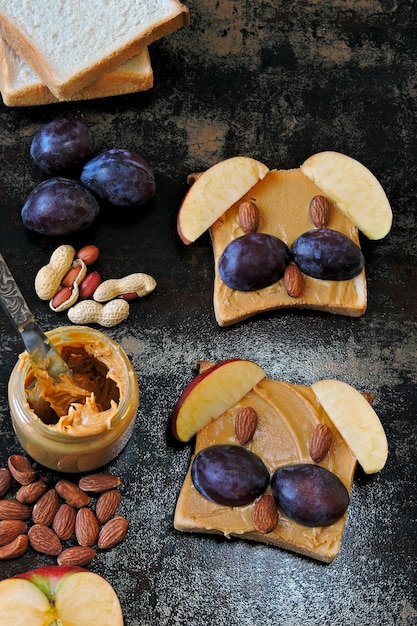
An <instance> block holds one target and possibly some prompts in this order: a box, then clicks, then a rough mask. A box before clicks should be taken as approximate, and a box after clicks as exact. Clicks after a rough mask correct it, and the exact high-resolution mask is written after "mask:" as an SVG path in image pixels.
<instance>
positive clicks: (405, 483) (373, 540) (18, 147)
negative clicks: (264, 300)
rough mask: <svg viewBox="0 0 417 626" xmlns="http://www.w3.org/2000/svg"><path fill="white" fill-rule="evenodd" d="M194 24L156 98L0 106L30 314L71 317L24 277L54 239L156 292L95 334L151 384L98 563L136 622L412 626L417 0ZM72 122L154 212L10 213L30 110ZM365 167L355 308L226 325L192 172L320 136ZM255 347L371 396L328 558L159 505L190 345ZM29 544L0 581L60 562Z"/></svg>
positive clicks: (43, 320) (219, 354)
mask: <svg viewBox="0 0 417 626" xmlns="http://www.w3.org/2000/svg"><path fill="white" fill-rule="evenodd" d="M186 4H187V5H188V6H189V8H190V11H191V25H190V26H189V27H188V28H186V29H182V30H180V31H178V32H176V33H174V34H172V35H171V36H169V37H167V38H165V39H163V40H162V41H160V42H157V43H155V44H153V45H152V47H151V57H152V62H153V66H154V71H155V87H154V88H153V89H152V90H151V91H149V92H148V93H144V94H138V95H132V96H124V97H118V98H109V99H106V100H96V101H93V102H80V103H73V104H68V105H66V104H59V105H50V106H45V107H39V108H35V107H33V108H26V109H8V108H6V107H4V106H3V105H1V108H0V128H1V132H0V163H1V177H0V205H1V219H0V249H1V251H2V253H3V256H4V257H5V260H6V262H7V263H8V264H9V266H10V268H11V270H12V272H13V274H14V276H15V278H16V280H17V281H18V283H19V285H20V288H21V290H22V292H23V294H24V296H25V298H26V299H27V301H28V303H29V305H30V307H31V308H32V310H33V312H34V313H35V315H36V317H37V318H38V321H39V322H40V324H41V325H42V327H43V328H44V329H45V330H47V329H48V328H52V327H55V326H58V325H60V324H65V323H66V317H65V314H63V315H60V316H59V315H58V316H57V315H56V314H54V313H53V312H52V311H51V310H50V309H49V308H48V307H47V305H46V304H45V303H42V302H40V301H39V300H38V299H37V297H36V295H35V293H34V286H33V279H34V275H35V271H37V269H38V268H39V267H40V266H42V265H43V264H44V263H45V262H46V261H47V260H48V258H49V256H50V254H51V252H52V251H53V249H54V248H55V247H56V246H57V245H58V244H59V243H73V244H74V245H75V246H76V247H80V246H81V245H84V244H86V243H96V244H97V245H98V246H99V247H100V249H101V257H100V260H99V262H98V264H97V269H98V270H99V271H100V272H101V273H102V274H103V275H104V276H107V277H113V276H117V275H120V276H121V275H124V274H127V273H130V272H133V271H145V272H148V273H150V274H152V275H154V276H155V278H156V279H157V281H158V286H157V289H156V290H155V292H154V293H153V294H152V295H151V296H149V297H147V298H146V299H144V300H143V301H141V302H139V303H135V305H134V306H132V312H131V315H130V317H129V319H128V321H127V322H125V323H123V324H121V325H120V326H118V327H115V328H113V329H111V330H109V331H107V332H108V334H109V335H110V336H112V337H113V338H114V339H116V340H117V341H119V342H120V343H121V345H122V346H123V347H124V348H125V350H126V352H127V353H128V354H129V356H130V358H131V360H132V362H133V364H134V367H135V369H136V371H137V374H138V377H139V381H140V386H141V390H142V400H141V406H140V410H139V415H138V420H137V424H136V428H135V431H134V435H133V438H132V440H131V442H130V443H129V445H128V447H127V448H126V449H125V451H124V452H123V453H122V454H121V455H120V456H119V458H117V459H116V460H115V461H114V462H113V463H112V464H111V465H110V467H109V468H108V469H109V470H111V471H113V472H115V473H118V474H119V475H120V476H121V477H122V479H123V488H122V492H123V500H122V506H121V513H123V514H125V515H126V516H127V517H128V519H129V520H130V530H129V534H128V537H127V539H126V540H125V542H124V543H123V544H121V545H120V546H119V547H117V548H115V549H113V550H111V551H109V552H107V553H105V552H102V553H100V554H99V555H98V556H97V558H96V559H95V561H93V563H92V564H91V566H90V567H91V569H92V570H93V571H95V572H98V573H100V574H102V575H104V576H105V577H106V578H107V579H108V580H109V581H110V582H111V583H112V584H113V585H114V586H115V588H116V590H117V593H118V594H119V597H120V600H121V603H122V607H123V611H124V615H125V620H126V624H127V626H145V625H146V626H147V625H151V624H152V625H154V624H159V625H161V626H164V625H175V624H187V625H188V626H203V625H206V624H213V625H219V626H222V625H227V626H238V625H239V626H252V625H254V624H262V625H263V626H281V625H284V624H285V625H290V626H301V625H304V624H308V625H309V626H325V625H326V626H328V625H332V626H348V625H356V626H367V625H375V624H380V625H383V626H391V625H395V626H408V625H410V626H411V625H412V624H416V623H417V590H416V579H415V569H416V552H417V544H416V527H415V523H416V514H417V512H416V479H415V474H416V469H415V468H416V462H417V455H416V449H417V441H416V439H417V436H416V425H415V424H416V422H415V416H416V411H417V391H416V379H417V358H416V354H417V336H416V331H417V329H416V324H417V322H416V311H417V296H416V294H417V290H416V276H417V261H416V235H415V233H416V223H417V220H416V218H417V211H416V200H415V198H416V178H417V176H416V174H417V150H416V136H417V104H416V98H417V64H416V59H417V26H416V24H417V8H416V6H415V3H414V2H412V0H409V1H403V0H397V1H396V0H366V1H365V0H359V1H354V0H333V1H332V2H330V1H325V2H317V1H315V0H294V1H292V2H286V1H285V0H265V1H262V2H258V1H257V0H247V1H245V2H241V1H239V0H222V1H220V2H219V1H218V0H189V1H188V2H186ZM63 116H74V117H77V118H80V119H83V120H84V121H85V122H86V123H87V124H89V125H90V126H91V128H92V130H93V132H94V134H95V139H96V151H97V152H99V151H101V150H104V149H106V148H109V147H126V148H133V149H137V150H139V151H140V152H142V153H143V154H144V156H146V157H147V158H148V160H149V161H150V163H151V164H152V166H153V168H154V171H155V174H156V179H157V186H158V191H157V196H156V198H155V199H154V201H153V202H152V203H151V205H150V206H149V207H147V208H146V209H145V210H137V211H131V212H126V214H125V215H121V214H120V212H116V213H114V214H111V213H109V212H105V213H102V214H101V215H100V216H99V218H98V219H97V220H96V222H95V223H94V225H93V226H92V227H90V228H89V229H88V230H86V231H84V232H82V233H79V234H78V235H77V236H74V237H68V238H65V240H64V239H62V240H61V239H60V240H59V241H56V240H51V239H48V238H47V237H42V236H38V235H35V234H33V233H30V232H27V231H25V229H24V228H23V226H22V223H21V219H20V207H21V206H22V203H23V201H24V199H25V197H26V195H27V193H28V192H29V191H30V190H31V188H32V187H33V186H34V184H35V183H36V182H38V181H39V180H40V176H39V173H38V172H37V171H36V169H35V167H34V166H33V164H32V163H31V159H30V156H29V152H28V150H29V145H30V140H31V136H32V134H33V132H34V131H35V130H36V129H37V128H39V126H40V125H41V124H42V123H45V122H47V121H50V120H52V119H55V118H57V117H63ZM326 149H330V150H338V151H341V152H344V153H346V154H349V155H351V156H353V157H355V158H357V159H358V160H360V161H362V162H363V163H364V164H366V165H367V166H368V167H369V168H370V169H371V170H372V171H373V172H374V173H375V174H376V175H377V177H378V178H379V179H380V181H381V182H382V184H383V186H384V188H385V190H386V192H387V194H388V196H389V198H390V200H391V202H392V206H393V211H394V225H393V229H392V231H391V233H390V234H389V236H388V237H387V238H386V239H385V240H382V241H380V242H368V241H364V242H363V243H364V252H365V256H366V266H367V276H368V288H369V294H368V300H369V306H368V311H367V313H366V314H365V315H364V316H363V317H362V318H360V319H349V318H344V317H337V316H332V315H326V314H320V313H314V312H294V311H292V312H281V313H271V314H268V315H263V316H261V317H259V318H256V319H252V320H250V321H248V322H245V323H243V324H240V325H237V326H235V327H232V328H228V329H220V328H218V327H217V326H216V323H215V320H214V316H213V310H212V302H211V299H212V281H213V264H212V252H211V247H210V241H209V237H208V235H204V236H203V237H202V238H201V239H200V240H199V241H198V242H196V243H195V244H194V245H192V246H190V247H186V246H184V245H183V244H182V243H181V242H180V241H179V239H178V236H177V234H176V214H177V210H178V207H179V203H180V201H181V198H182V196H183V195H184V193H185V191H186V188H187V186H186V176H187V174H188V173H190V172H194V171H199V170H201V169H203V168H206V167H207V166H209V165H211V164H213V163H214V162H216V161H218V160H221V159H223V158H225V157H229V156H234V155H237V154H247V155H249V156H253V157H255V158H258V159H260V160H262V161H264V162H265V163H266V164H267V165H268V166H269V167H281V168H287V167H288V168H290V167H297V166H298V165H299V164H300V163H301V162H302V161H303V160H304V159H305V158H306V157H308V156H310V155H311V154H313V153H315V152H319V151H321V150H326ZM0 337H1V351H0V393H1V398H2V402H1V404H0V462H1V464H5V462H6V459H7V456H8V455H9V454H11V453H15V452H16V453H19V452H21V448H20V447H19V445H18V443H17V441H16V439H15V436H14V433H13V430H12V427H11V422H10V416H9V409H8V404H7V382H8V378H9V374H10V371H11V369H12V367H13V365H14V363H15V360H16V356H17V354H18V352H20V351H21V350H22V345H21V342H20V339H19V337H17V336H16V334H15V333H14V332H13V329H12V327H11V324H10V323H9V321H8V320H7V319H6V318H5V316H4V315H2V316H0ZM233 356H239V357H246V358H252V359H254V360H256V361H257V362H258V363H259V364H261V365H262V366H263V367H264V368H265V369H266V371H267V373H268V375H269V376H271V377H276V378H280V379H283V380H289V381H291V382H299V383H307V384H309V383H311V382H313V381H315V380H317V379H320V378H323V377H329V376H331V377H338V378H341V379H343V380H346V381H347V382H349V383H351V384H353V385H355V386H356V387H358V388H359V389H363V390H370V391H374V392H376V394H377V397H376V400H375V405H374V406H375V408H376V410H377V412H378V413H379V415H380V417H381V420H382V422H383V424H384V426H385V428H386V431H387V435H388V439H389V444H390V456H389V460H388V463H387V465H386V468H385V469H384V470H383V471H382V472H381V473H380V474H379V475H376V476H374V477H365V476H364V475H363V474H362V473H361V472H360V471H358V472H357V474H356V477H355V481H354V487H353V492H352V502H351V506H350V512H349V517H348V522H347V527H346V531H345V535H344V541H343V547H342V550H341V552H340V554H339V556H338V557H337V559H336V560H335V561H334V562H333V563H332V564H331V565H323V564H319V563H316V562H314V561H312V560H309V559H305V558H302V557H299V556H296V555H294V554H291V553H286V552H284V551H281V550H277V549H274V548H271V547H266V546H262V545H254V544H250V543H248V542H245V541H239V540H233V541H228V540H226V539H222V538H215V537H210V536H198V535H186V534H179V533H177V532H176V531H175V530H174V529H173V525H172V518H173V511H174V507H175V502H176V498H177V495H178V492H179V489H180V486H181V482H182V479H183V477H184V474H185V472H186V469H187V466H188V462H189V458H190V454H191V446H184V447H181V446H177V445H175V444H174V443H173V441H172V440H171V439H170V437H169V436H168V435H167V423H168V419H169V414H170V410H171V408H172V406H173V404H174V402H175V400H176V398H177V396H178V394H179V393H180V391H182V389H183V388H184V386H185V385H186V383H187V382H188V381H189V380H190V379H191V376H192V374H193V366H194V363H195V361H196V359H200V358H203V359H214V360H217V359H223V358H227V357H233ZM53 561H54V559H53V557H47V556H41V555H38V554H36V553H34V552H33V551H31V550H29V551H28V552H27V554H26V555H25V556H23V557H21V558H19V559H17V560H15V561H9V562H1V563H0V575H1V577H5V576H9V575H13V574H16V573H18V572H22V571H24V570H26V569H28V568H31V567H36V566H39V565H42V564H47V563H51V562H53Z"/></svg>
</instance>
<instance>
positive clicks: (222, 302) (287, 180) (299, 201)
mask: <svg viewBox="0 0 417 626" xmlns="http://www.w3.org/2000/svg"><path fill="white" fill-rule="evenodd" d="M316 195H321V196H325V195H326V194H324V193H323V192H322V191H321V189H319V187H317V186H316V185H315V184H314V183H313V182H312V181H311V180H310V178H308V177H307V176H305V175H304V174H303V173H302V172H301V170H300V169H291V170H271V171H270V172H268V173H267V174H266V176H265V177H264V178H263V179H262V180H260V181H259V182H258V183H257V184H256V185H255V186H254V187H252V189H251V190H250V191H249V192H248V193H247V194H246V195H245V196H243V198H241V199H240V200H239V201H238V202H237V203H236V204H234V205H233V206H232V207H230V209H229V210H228V211H226V213H225V214H224V215H222V217H221V218H220V219H218V220H217V221H216V222H215V223H214V224H213V226H212V227H211V229H210V233H211V237H212V243H213V252H214V262H215V281H214V296H213V299H214V311H215V316H216V320H217V322H218V324H219V325H220V326H228V325H231V324H235V323H237V322H240V321H243V320H245V319H247V318H249V317H251V316H253V315H256V314H257V313H262V312H265V311H273V310H279V309H285V308H308V309H316V310H320V311H327V312H331V313H339V314H342V315H348V316H352V317H358V316H360V315H363V313H365V311H366V306H367V290H366V276H365V270H364V269H363V270H362V271H361V272H360V274H359V275H358V276H356V277H355V278H352V279H349V280H342V281H330V280H320V279H316V278H311V277H309V276H305V286H304V289H303V291H302V293H301V295H300V296H299V297H292V296H290V295H288V293H287V291H286V289H285V286H284V281H283V279H281V280H279V281H278V282H276V283H274V284H272V285H270V286H268V287H264V288H263V289H259V290H257V291H237V290H234V289H231V288H230V287H228V286H227V285H226V284H225V283H224V282H223V281H222V280H221V278H220V276H219V272H218V263H219V259H220V257H221V254H222V253H223V251H224V249H225V248H226V246H227V245H228V244H229V243H230V242H231V241H232V240H233V239H235V238H236V237H239V236H241V235H243V234H244V232H243V230H242V228H241V226H240V224H239V221H238V207H239V204H240V203H241V202H242V201H244V200H250V201H252V202H254V203H255V204H256V205H257V207H258V209H259V214H260V222H259V228H258V232H262V233H269V234H271V235H275V236H276V237H279V238H280V239H281V240H282V241H284V242H285V243H286V244H287V246H288V247H289V248H291V245H292V244H293V242H294V241H295V239H296V238H297V237H299V236H300V235H302V234H303V233H305V232H306V231H309V230H311V229H313V228H314V225H313V223H312V221H311V218H310V213H309V205H310V201H311V199H312V198H313V197H314V196H316ZM328 228H330V229H334V230H337V231H340V232H342V233H344V234H345V235H347V236H348V237H349V238H350V239H351V240H352V241H353V242H354V243H355V244H357V245H358V246H359V245H360V244H359V233H358V229H357V228H356V226H354V225H353V224H352V222H350V220H349V219H348V218H347V217H346V216H345V215H343V214H342V213H341V212H340V211H339V210H338V209H337V208H336V207H335V206H334V205H333V207H332V211H331V214H330V221H329V223H328Z"/></svg>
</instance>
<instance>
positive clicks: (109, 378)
mask: <svg viewBox="0 0 417 626" xmlns="http://www.w3.org/2000/svg"><path fill="white" fill-rule="evenodd" d="M46 334H47V335H48V337H49V339H50V340H51V342H52V343H53V345H54V346H55V347H56V348H57V349H58V350H59V351H60V352H61V355H62V356H63V358H64V360H65V361H66V362H67V363H68V365H69V367H70V369H71V370H72V372H73V373H74V377H75V380H76V382H77V385H78V386H79V388H82V389H83V390H84V393H85V396H84V397H83V398H82V400H80V398H79V397H76V398H74V401H72V398H71V395H69V396H68V394H70V393H71V392H69V391H68V389H71V386H70V385H67V384H66V381H65V380H60V381H59V382H54V381H51V379H48V378H49V377H48V376H47V375H46V374H44V372H37V373H36V376H35V374H34V369H33V365H32V363H31V361H30V359H29V357H28V354H27V353H26V352H24V353H23V354H21V355H20V356H19V360H18V362H17V363H16V365H15V367H14V369H13V371H12V373H11V376H10V379H9V386H8V396H9V405H10V411H11V416H12V424H13V428H14V431H15V433H16V436H17V438H18V440H19V442H20V444H21V445H22V447H23V448H24V450H25V451H26V452H27V454H28V455H29V456H31V457H32V458H33V459H34V460H35V461H37V462H38V463H40V464H41V465H44V466H45V467H48V468H50V469H53V470H56V471H60V472H70V473H73V472H86V471H90V470H93V469H97V468H98V467H101V466H102V465H105V464H106V463H108V462H109V461H111V460H112V459H114V458H115V457H116V456H117V455H118V454H119V453H120V452H121V450H122V449H123V448H124V446H125V445H126V444H127V442H128V441H129V439H130V436H131V434H132V431H133V427H134V422H135V417H136V413H137V409H138V406H139V384H138V380H137V377H136V374H135V371H134V369H133V366H132V364H131V362H130V360H129V359H128V357H127V355H126V353H125V352H124V350H123V349H122V348H121V346H119V345H118V344H117V343H116V342H114V341H113V340H112V339H110V338H109V337H108V336H107V335H105V334H104V333H102V332H100V331H98V330H95V329H92V328H89V327H87V326H65V327H60V328H57V329H54V330H51V331H49V332H47V333H46ZM62 399H64V402H63V407H65V408H63V409H62V410H61V409H60V406H59V405H60V403H61V401H62ZM55 400H56V402H55ZM57 405H58V408H57ZM52 407H53V408H52Z"/></svg>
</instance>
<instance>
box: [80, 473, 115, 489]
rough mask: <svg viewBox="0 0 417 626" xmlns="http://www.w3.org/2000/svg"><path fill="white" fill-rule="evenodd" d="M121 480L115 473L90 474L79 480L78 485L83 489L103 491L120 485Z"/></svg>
mask: <svg viewBox="0 0 417 626" xmlns="http://www.w3.org/2000/svg"><path fill="white" fill-rule="evenodd" d="M121 482H122V481H121V480H120V478H119V477H118V476H114V475H113V474H89V475H88V476H83V477H82V478H81V479H80V480H79V482H78V486H79V488H80V489H82V490H83V491H90V492H91V493H101V492H102V491H108V490H109V489H114V488H115V487H118V486H119V485H120V484H121Z"/></svg>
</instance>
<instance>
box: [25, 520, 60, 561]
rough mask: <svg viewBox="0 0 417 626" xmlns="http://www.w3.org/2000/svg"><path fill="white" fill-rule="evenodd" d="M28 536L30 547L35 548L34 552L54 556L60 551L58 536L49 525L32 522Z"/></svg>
mask: <svg viewBox="0 0 417 626" xmlns="http://www.w3.org/2000/svg"><path fill="white" fill-rule="evenodd" d="M28 538H29V543H30V545H31V547H32V548H33V549H34V550H36V552H41V553H42V554H51V555H54V556H56V555H57V554H59V553H60V552H61V551H62V545H61V542H60V540H59V537H57V535H56V534H55V533H54V531H53V530H52V528H49V526H44V525H43V524H34V525H33V526H31V528H29V531H28Z"/></svg>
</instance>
